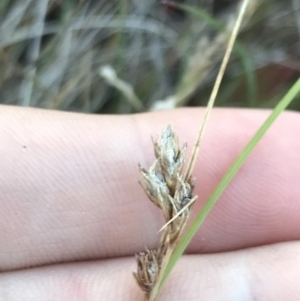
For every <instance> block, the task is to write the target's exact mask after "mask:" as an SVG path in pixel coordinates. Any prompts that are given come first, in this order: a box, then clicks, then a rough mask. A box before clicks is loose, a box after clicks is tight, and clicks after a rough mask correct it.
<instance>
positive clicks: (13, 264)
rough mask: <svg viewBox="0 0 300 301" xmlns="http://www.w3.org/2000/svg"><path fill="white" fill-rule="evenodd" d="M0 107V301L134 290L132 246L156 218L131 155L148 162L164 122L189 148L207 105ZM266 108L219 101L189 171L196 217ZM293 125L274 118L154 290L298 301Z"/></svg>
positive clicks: (150, 232) (182, 296)
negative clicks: (76, 109) (100, 111)
mask: <svg viewBox="0 0 300 301" xmlns="http://www.w3.org/2000/svg"><path fill="white" fill-rule="evenodd" d="M0 114H1V118H0V171H1V172H0V183H1V184H0V185H1V186H0V214H1V216H0V242H1V243H0V271H1V272H2V273H1V275H0V300H1V301H2V300H3V301H15V300H18V301H19V300H22V301H29V300H30V301H43V300H45V301H46V300H55V301H62V300H68V301H69V300H76V301H81V300H84V301H94V300H95V301H98V300H106V301H109V300H112V301H115V300H122V301H126V300H130V301H132V300H136V301H139V300H142V293H141V292H140V290H139V288H138V286H137V285H136V283H135V282H134V279H133V277H132V271H135V270H136V265H135V260H134V253H136V252H139V251H141V250H143V249H144V248H145V247H147V248H153V247H155V245H156V243H157V241H158V239H159V235H157V231H158V230H159V229H160V227H161V226H162V225H163V218H162V216H161V212H160V211H159V210H158V209H157V208H156V207H155V206H154V205H153V204H152V203H150V202H149V201H148V200H147V197H146V196H145V195H144V193H143V191H142V188H141V187H140V186H139V185H138V183H137V181H138V178H139V175H138V172H137V163H141V165H142V166H144V167H149V166H150V165H151V163H152V162H153V159H154V155H153V150H152V145H151V140H150V136H151V135H160V133H161V131H162V128H163V127H164V126H166V125H167V124H169V123H171V124H172V125H173V127H174V129H175V130H176V132H177V133H178V135H179V139H180V143H181V144H183V143H184V142H186V141H187V142H188V146H189V148H188V155H189V152H190V151H191V149H192V146H193V142H194V139H195V136H196V133H197V131H198V127H199V125H200V122H201V118H202V116H203V110H202V109H180V110H175V111H170V112H159V113H148V114H140V115H131V116H94V115H84V114H74V113H62V112H51V111H43V110H35V109H24V108H12V107H2V108H1V110H0ZM268 114H269V112H267V111H257V110H239V109H226V110H224V109H214V111H213V114H212V117H211V119H210V121H209V124H208V127H207V131H206V133H205V136H204V139H203V142H202V144H201V150H200V155H199V159H198V161H197V164H196V167H195V170H194V176H195V177H196V179H197V186H196V191H195V193H196V194H198V195H199V198H198V200H197V202H196V205H195V206H194V209H193V211H194V215H195V214H196V213H197V212H198V211H199V209H200V208H201V206H202V205H203V204H204V203H205V201H206V200H207V199H208V197H209V195H210V194H211V193H212V191H213V190H214V188H215V187H216V185H217V183H218V182H219V181H220V179H221V178H222V176H223V175H224V174H225V172H226V170H227V169H228V168H229V166H230V165H231V164H232V163H233V161H234V160H235V158H236V157H237V155H238V154H239V153H240V151H241V150H242V149H243V147H244V146H245V145H246V143H247V142H248V141H249V140H250V138H251V136H252V135H253V134H254V133H255V131H256V130H257V129H258V127H259V126H260V125H261V124H262V123H263V121H264V120H265V119H266V117H267V116H268ZM299 129H300V115H299V114H297V113H284V114H283V115H282V116H281V117H280V118H279V119H278V120H277V121H276V123H275V124H274V126H273V127H272V128H271V129H270V131H269V132H268V133H267V134H266V136H265V137H264V138H263V140H262V141H261V142H260V143H259V145H258V146H257V147H256V149H255V150H254V151H253V153H252V154H251V155H250V157H249V159H248V160H247V161H246V163H245V164H244V165H243V167H242V168H241V170H240V171H239V172H238V174H237V176H236V177H235V178H234V180H233V181H232V183H231V184H230V185H229V187H228V188H227V189H226V191H225V192H224V194H223V195H222V197H221V198H220V200H219V201H218V203H217V205H216V206H215V207H214V208H213V210H212V212H211V213H210V215H209V216H208V218H207V220H206V221H205V222H204V224H203V226H202V227H201V229H200V230H199V231H198V233H197V234H196V236H195V238H194V239H193V241H192V243H191V244H190V246H189V247H188V250H187V253H188V254H189V255H184V256H183V257H182V258H181V259H180V261H179V263H178V264H177V266H176V267H175V269H174V271H173V272H172V274H171V275H170V277H169V278H168V280H167V282H166V284H165V286H164V288H163V289H162V291H161V293H160V295H159V297H158V299H157V300H158V301H170V300H172V301H176V300H178V301H179V300H206V301H207V300H208V301H210V300H212V301H221V300H222V301H225V300H228V301H236V300H238V301H240V300H243V301H247V300H251V301H252V300H263V301H267V300H272V301H273V300H274V301H275V300H278V301H279V300H280V301H282V300H289V301H293V300H295V301H298V300H299V296H300V286H299V278H300V243H299V239H300V231H299V229H300V135H299ZM192 218H193V217H192Z"/></svg>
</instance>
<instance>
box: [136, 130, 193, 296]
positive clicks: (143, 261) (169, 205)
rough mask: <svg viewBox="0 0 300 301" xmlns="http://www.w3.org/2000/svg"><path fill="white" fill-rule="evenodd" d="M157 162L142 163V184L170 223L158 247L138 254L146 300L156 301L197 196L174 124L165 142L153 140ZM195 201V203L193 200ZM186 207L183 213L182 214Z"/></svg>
mask: <svg viewBox="0 0 300 301" xmlns="http://www.w3.org/2000/svg"><path fill="white" fill-rule="evenodd" d="M152 141H153V146H154V153H155V157H156V159H155V161H154V163H153V164H152V166H151V167H150V168H149V170H146V169H144V168H142V167H140V166H139V171H140V174H141V182H140V183H141V185H142V187H143V189H144V191H145V193H146V194H147V196H148V198H149V199H150V201H151V202H152V203H153V204H155V205H156V206H157V207H158V208H160V209H161V210H162V212H163V215H164V218H165V220H166V223H168V222H169V221H170V220H171V219H173V218H175V219H174V220H173V221H172V222H170V223H169V224H168V225H167V226H166V227H165V229H164V231H163V233H162V236H161V240H160V244H159V246H158V248H157V250H151V251H149V250H147V251H146V252H141V253H139V254H137V255H136V260H137V266H138V267H137V272H136V273H134V277H135V279H136V281H137V283H138V285H139V286H140V288H141V289H142V290H143V291H144V292H145V299H146V300H152V296H153V295H155V294H156V292H157V289H158V284H159V281H160V279H161V277H162V275H163V273H164V269H165V267H166V264H167V263H168V260H169V258H170V256H171V255H172V252H173V251H174V249H175V247H176V245H177V243H178V242H179V238H180V235H181V234H182V231H183V229H184V226H185V224H186V222H187V219H188V217H189V215H190V210H191V206H188V207H186V209H184V207H185V206H186V205H187V204H189V203H190V202H191V201H192V199H193V198H194V196H193V189H194V187H195V181H194V179H192V178H191V177H190V178H189V179H188V180H187V181H185V180H184V176H183V174H182V169H183V164H184V160H185V153H186V144H185V145H184V146H183V147H182V149H180V148H179V143H178V137H177V135H176V134H175V132H174V131H173V129H172V127H171V126H168V127H167V128H166V129H165V130H164V131H163V134H162V137H161V144H159V143H158V142H157V140H155V139H152ZM191 203H192V202H191ZM182 209H184V210H183V211H182V212H181V213H180V214H178V213H179V212H180V211H181V210H182Z"/></svg>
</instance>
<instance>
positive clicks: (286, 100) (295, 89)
mask: <svg viewBox="0 0 300 301" xmlns="http://www.w3.org/2000/svg"><path fill="white" fill-rule="evenodd" d="M299 92H300V78H299V79H298V80H297V82H296V83H295V84H294V85H293V86H292V88H291V89H290V90H289V91H288V92H287V94H286V95H285V96H284V97H283V98H282V99H281V101H280V102H279V103H278V105H277V106H276V107H275V109H274V110H273V112H272V113H271V114H270V116H269V117H268V118H267V120H266V121H265V122H264V123H263V125H262V126H261V127H260V129H259V130H258V131H257V132H256V134H255V135H254V136H253V138H252V139H251V140H250V142H249V143H248V145H247V146H246V147H245V148H244V150H243V151H242V152H241V154H240V155H239V156H238V158H237V159H236V161H235V162H234V163H233V165H232V166H231V167H230V169H229V170H228V172H227V173H226V174H225V176H224V177H223V179H222V180H221V181H220V183H219V184H218V186H217V188H216V189H215V191H214V192H213V193H212V195H211V196H210V198H209V199H208V201H207V202H206V204H205V205H204V207H203V208H202V209H201V211H200V212H199V214H198V215H197V217H196V218H195V220H194V222H193V223H192V225H191V226H190V228H189V229H188V231H187V232H186V234H185V235H184V236H183V238H182V240H181V241H180V243H179V245H178V247H177V248H176V250H175V251H174V253H173V255H172V257H171V259H170V262H169V265H168V266H167V269H166V272H165V275H164V277H163V279H162V282H161V286H160V287H162V285H163V283H164V282H165V280H166V279H167V277H168V275H169V274H170V272H171V270H172V269H173V267H174V265H175V263H176V262H177V260H178V259H179V258H180V256H181V255H182V254H183V252H184V250H185V249H186V247H187V246H188V244H189V243H190V241H191V240H192V238H193V237H194V235H195V233H196V232H197V230H198V228H199V227H200V226H201V224H202V223H203V222H204V220H205V218H206V217H207V215H208V213H209V212H210V211H211V209H212V208H213V206H214V205H215V203H216V202H217V200H218V198H219V197H220V196H221V194H222V193H223V191H224V190H225V188H226V187H227V186H228V184H229V183H230V181H231V180H232V178H233V177H234V176H235V174H236V173H237V172H238V170H239V169H240V167H241V166H242V164H243V163H244V162H245V160H246V159H247V158H248V156H249V155H250V153H251V152H252V150H253V149H254V147H255V146H256V145H257V143H258V142H259V141H260V140H261V138H262V137H263V136H264V134H265V133H266V131H267V130H268V129H269V128H270V126H271V125H272V124H273V123H274V121H275V120H276V119H277V117H278V116H279V115H280V114H281V113H282V112H283V111H284V110H285V109H286V107H287V106H288V105H289V104H290V103H291V101H292V100H293V99H294V98H295V96H296V95H297V94H298V93H299Z"/></svg>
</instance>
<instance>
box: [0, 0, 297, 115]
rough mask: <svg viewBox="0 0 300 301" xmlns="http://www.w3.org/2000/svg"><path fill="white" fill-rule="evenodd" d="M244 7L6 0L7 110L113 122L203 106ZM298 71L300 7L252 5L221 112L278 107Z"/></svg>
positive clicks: (1, 48)
mask: <svg viewBox="0 0 300 301" xmlns="http://www.w3.org/2000/svg"><path fill="white" fill-rule="evenodd" d="M239 5H240V1H236V0H177V1H176V2H175V3H171V2H166V1H165V2H161V1H158V0H109V1H107V0H77V1H76V0H1V1H0V103H5V104H13V105H20V106H32V107H42V108H49V109H57V110H68V111H79V112H91V113H115V114H124V113H132V112H142V111H149V110H157V109H167V108H173V107H178V106H205V105H206V103H207V100H208V97H209V93H210V91H211V88H212V85H213V82H214V79H215V77H216V73H217V70H218V67H219V64H220V60H221V58H222V55H223V53H224V51H225V46H226V42H227V39H228V32H229V31H230V30H231V28H232V24H233V22H234V20H235V18H236V15H237V10H238V8H239ZM299 70H300V0H287V1H282V0H265V1H258V0H250V5H249V9H248V12H247V14H246V19H245V22H244V24H243V26H242V32H241V34H240V36H239V38H238V42H237V43H236V46H235V50H234V53H233V55H232V57H231V60H230V64H229V67H228V69H227V71H226V74H225V78H224V81H223V83H222V86H221V90H220V92H219V95H218V97H217V101H216V106H226V107H257V108H271V107H274V106H275V104H276V103H277V101H278V100H279V99H280V98H281V97H282V96H283V95H284V94H285V92H286V91H287V89H288V88H289V87H290V86H291V84H292V83H293V82H294V81H295V80H296V79H297V78H298V77H299V73H300V72H299ZM290 109H292V110H300V98H299V97H298V99H296V100H295V101H294V102H293V104H292V105H291V107H290Z"/></svg>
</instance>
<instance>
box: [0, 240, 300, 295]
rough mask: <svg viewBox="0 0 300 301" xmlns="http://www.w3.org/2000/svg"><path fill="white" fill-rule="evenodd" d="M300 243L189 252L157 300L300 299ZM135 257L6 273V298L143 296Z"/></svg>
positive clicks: (0, 280)
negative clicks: (196, 253) (138, 285)
mask: <svg viewBox="0 0 300 301" xmlns="http://www.w3.org/2000/svg"><path fill="white" fill-rule="evenodd" d="M299 254H300V243H299V242H298V243H282V244H278V245H270V246H267V247H259V248H256V249H247V250H243V251H235V252H228V253H224V254H211V255H186V256H183V258H182V259H181V260H180V261H179V263H178V265H177V266H176V267H175V269H174V271H173V273H172V274H171V275H170V277H169V279H167V282H166V284H165V286H164V287H163V289H162V292H161V293H160V295H159V296H158V298H157V301H169V300H172V301H176V300H178V301H179V300H180V301H185V300H214V301H227V300H228V301H240V300H245V301H247V300H249V301H250V300H257V301H260V300H261V301H282V300H289V301H298V300H299V295H300V286H299V277H300V255H299ZM133 269H135V266H134V260H133V258H132V259H126V258H123V259H113V260H107V261H98V262H90V263H73V264H63V265H58V266H51V267H42V268H34V269H29V270H22V271H15V272H8V273H3V274H2V275H0V299H1V300H6V301H14V300H22V301H29V300H30V301H35V300H36V301H43V300H56V301H60V300H61V301H62V300H76V301H81V300H85V301H94V300H95V301H96V300H97V301H98V300H104V299H105V300H107V301H110V300H123V301H126V300H128V301H129V300H130V301H134V300H136V301H140V300H143V298H142V293H141V291H140V290H139V288H138V287H137V285H136V284H135V282H134V279H133V277H132V274H131V271H132V270H133Z"/></svg>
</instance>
